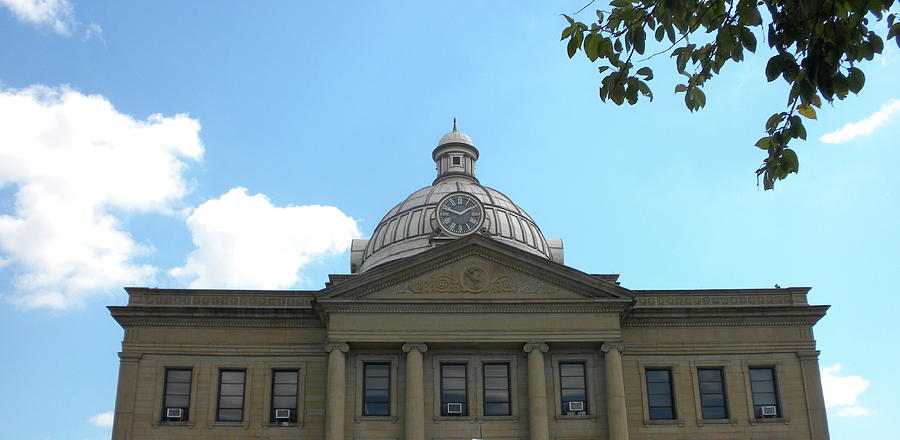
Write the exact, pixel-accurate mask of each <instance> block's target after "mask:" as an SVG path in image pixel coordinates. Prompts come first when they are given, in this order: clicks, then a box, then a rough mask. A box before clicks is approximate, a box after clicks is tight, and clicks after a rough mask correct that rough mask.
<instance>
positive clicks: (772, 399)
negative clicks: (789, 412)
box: [750, 367, 781, 418]
mask: <svg viewBox="0 0 900 440" xmlns="http://www.w3.org/2000/svg"><path fill="white" fill-rule="evenodd" d="M750 391H751V392H752V393H753V412H754V414H756V417H757V418H763V417H781V407H780V405H778V389H777V387H776V385H775V368H772V367H761V368H751V369H750Z"/></svg>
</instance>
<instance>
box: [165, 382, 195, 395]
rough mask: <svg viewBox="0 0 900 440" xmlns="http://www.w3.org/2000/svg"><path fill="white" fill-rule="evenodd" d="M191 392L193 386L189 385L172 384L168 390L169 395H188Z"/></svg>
mask: <svg viewBox="0 0 900 440" xmlns="http://www.w3.org/2000/svg"><path fill="white" fill-rule="evenodd" d="M190 392H191V384H189V383H170V384H169V386H168V388H167V389H166V393H167V394H181V395H187V394H189V393H190Z"/></svg>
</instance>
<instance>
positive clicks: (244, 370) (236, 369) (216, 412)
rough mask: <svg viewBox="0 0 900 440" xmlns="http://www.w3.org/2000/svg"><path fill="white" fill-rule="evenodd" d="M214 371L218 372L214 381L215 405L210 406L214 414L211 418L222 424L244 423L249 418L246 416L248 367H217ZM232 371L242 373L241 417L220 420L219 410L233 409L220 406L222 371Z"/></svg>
mask: <svg viewBox="0 0 900 440" xmlns="http://www.w3.org/2000/svg"><path fill="white" fill-rule="evenodd" d="M216 372H217V373H218V374H216V377H217V380H216V382H215V383H216V394H215V396H216V405H215V407H212V410H213V414H214V417H213V419H212V420H213V421H214V423H216V424H223V425H224V424H237V425H241V424H245V423H246V421H247V420H248V419H249V417H248V413H249V411H248V409H249V408H247V389H248V388H249V386H248V378H249V376H250V375H249V374H248V373H249V369H248V368H246V367H219V368H217V369H216ZM232 372H234V373H236V372H240V373H243V374H244V376H243V382H242V388H241V418H240V420H222V419H221V415H220V411H221V410H222V409H234V408H222V397H223V396H222V385H223V383H222V379H223V378H224V373H232ZM226 397H230V396H226Z"/></svg>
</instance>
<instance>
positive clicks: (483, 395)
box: [480, 361, 515, 417]
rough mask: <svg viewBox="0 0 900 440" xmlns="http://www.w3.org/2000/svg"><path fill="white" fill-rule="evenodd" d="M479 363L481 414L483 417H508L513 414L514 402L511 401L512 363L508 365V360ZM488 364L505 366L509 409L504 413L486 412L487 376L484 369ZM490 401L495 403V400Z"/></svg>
mask: <svg viewBox="0 0 900 440" xmlns="http://www.w3.org/2000/svg"><path fill="white" fill-rule="evenodd" d="M480 364H481V378H480V379H481V381H480V382H481V414H482V416H484V417H510V416H512V415H513V406H514V404H515V402H514V401H513V390H512V387H513V380H512V373H513V368H512V365H510V363H509V362H503V361H500V362H496V361H495V362H491V361H482V362H480ZM489 365H490V366H494V365H502V366H504V367H506V405H507V406H508V408H509V411H508V412H507V413H506V414H488V413H487V408H488V401H487V391H488V388H487V378H488V376H487V372H486V371H485V367H487V366H489ZM492 403H495V402H492Z"/></svg>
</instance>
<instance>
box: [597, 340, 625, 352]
mask: <svg viewBox="0 0 900 440" xmlns="http://www.w3.org/2000/svg"><path fill="white" fill-rule="evenodd" d="M613 349H615V350H616V351H618V352H619V353H621V352H623V351H625V344H624V343H623V342H604V343H603V345H601V346H600V351H602V352H604V353H608V352H609V351H610V350H613Z"/></svg>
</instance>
